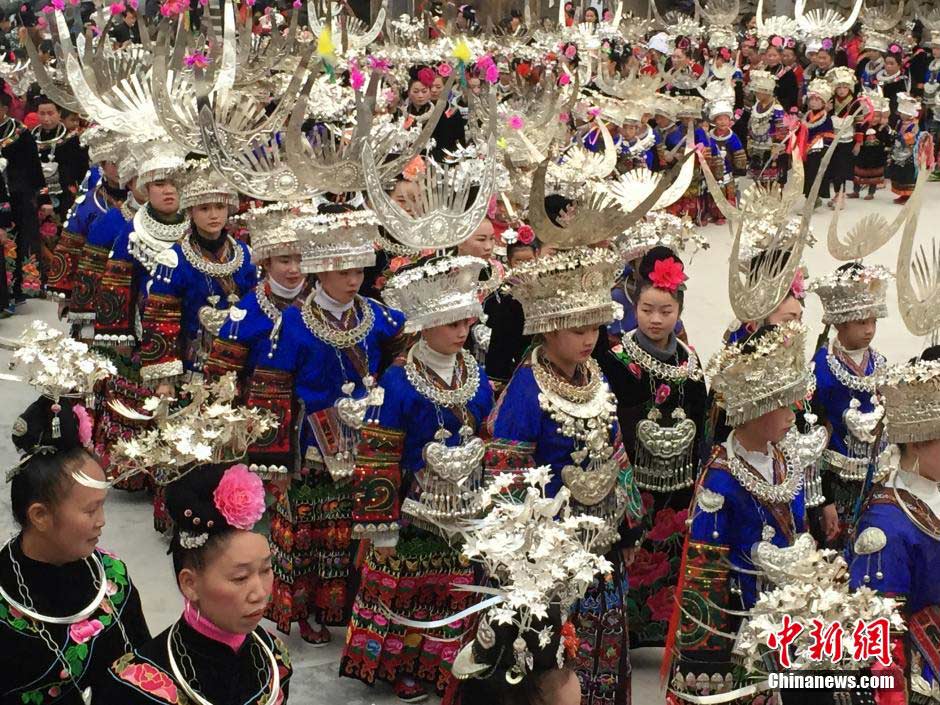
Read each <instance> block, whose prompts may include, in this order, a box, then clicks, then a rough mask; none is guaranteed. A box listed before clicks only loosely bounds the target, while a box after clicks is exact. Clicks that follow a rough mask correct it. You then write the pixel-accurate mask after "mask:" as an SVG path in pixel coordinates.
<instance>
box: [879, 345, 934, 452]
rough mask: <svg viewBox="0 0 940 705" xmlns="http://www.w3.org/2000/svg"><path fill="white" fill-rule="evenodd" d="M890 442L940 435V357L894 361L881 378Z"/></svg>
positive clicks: (927, 439)
mask: <svg viewBox="0 0 940 705" xmlns="http://www.w3.org/2000/svg"><path fill="white" fill-rule="evenodd" d="M878 393H879V394H880V395H881V396H882V397H883V399H884V407H885V434H886V436H887V440H888V442H889V443H917V442H919V441H932V440H935V439H937V438H940V361H936V360H932V361H927V360H918V361H916V362H912V363H907V364H902V365H892V366H891V367H889V368H887V369H886V370H885V371H884V372H883V373H882V374H881V377H880V379H879V380H878Z"/></svg>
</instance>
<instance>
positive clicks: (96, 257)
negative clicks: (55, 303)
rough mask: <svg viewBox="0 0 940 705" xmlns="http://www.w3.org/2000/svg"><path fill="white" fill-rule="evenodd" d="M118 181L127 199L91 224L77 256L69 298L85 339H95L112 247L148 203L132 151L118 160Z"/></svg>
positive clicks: (73, 317) (73, 320)
mask: <svg viewBox="0 0 940 705" xmlns="http://www.w3.org/2000/svg"><path fill="white" fill-rule="evenodd" d="M118 181H119V182H120V183H121V184H123V185H125V186H126V187H127V196H126V198H125V199H124V200H123V202H122V203H121V204H120V205H118V204H115V205H114V206H113V207H112V208H109V209H108V210H107V211H106V212H105V213H102V214H101V217H100V218H96V219H95V220H94V222H93V223H91V224H90V226H89V227H88V233H87V237H86V238H85V240H84V242H83V243H82V247H81V252H80V253H79V255H78V265H77V267H76V271H75V279H74V281H73V282H72V293H71V297H70V298H69V321H70V322H71V323H72V324H73V325H75V326H80V328H81V330H80V337H81V338H82V339H86V338H87V339H89V340H91V339H93V338H94V332H95V325H94V323H95V300H96V298H97V295H98V286H99V284H100V282H101V275H102V274H103V273H104V268H105V265H106V264H107V262H108V255H109V254H110V252H111V248H112V247H113V246H114V243H115V241H116V240H117V239H118V237H119V236H122V235H123V236H125V237H126V236H127V235H128V234H129V233H130V231H131V229H132V228H133V221H134V215H136V213H137V211H138V210H140V208H141V204H146V203H147V189H146V187H144V186H140V187H138V182H137V157H136V156H135V155H134V154H133V153H131V152H127V153H125V154H123V155H122V157H121V160H120V162H119V163H118Z"/></svg>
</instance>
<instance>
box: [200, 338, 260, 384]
mask: <svg viewBox="0 0 940 705" xmlns="http://www.w3.org/2000/svg"><path fill="white" fill-rule="evenodd" d="M248 352H249V350H248V346H247V345H243V344H242V343H237V342H235V341H233V340H227V339H225V338H223V337H221V336H219V337H218V338H215V339H214V340H213V341H212V348H211V349H210V350H209V357H208V358H207V359H206V362H205V365H204V366H203V373H204V374H205V376H206V377H207V378H213V379H216V378H218V377H221V376H222V375H224V374H225V373H226V372H235V373H236V374H237V375H239V376H241V375H242V373H243V372H244V371H245V363H246V362H247V361H248Z"/></svg>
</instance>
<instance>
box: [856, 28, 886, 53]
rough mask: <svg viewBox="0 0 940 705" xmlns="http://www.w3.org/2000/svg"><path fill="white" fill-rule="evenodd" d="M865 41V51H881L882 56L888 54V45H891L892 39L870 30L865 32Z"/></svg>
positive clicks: (863, 48) (863, 46) (863, 47)
mask: <svg viewBox="0 0 940 705" xmlns="http://www.w3.org/2000/svg"><path fill="white" fill-rule="evenodd" d="M864 39H865V41H864V43H863V44H862V50H863V51H868V50H869V49H874V50H875V51H880V52H881V53H882V54H887V53H888V44H890V43H891V37H889V36H888V35H887V34H882V33H881V32H876V31H875V30H870V31H866V32H865V35H864Z"/></svg>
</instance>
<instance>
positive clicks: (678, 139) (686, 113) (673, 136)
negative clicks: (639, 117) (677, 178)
mask: <svg viewBox="0 0 940 705" xmlns="http://www.w3.org/2000/svg"><path fill="white" fill-rule="evenodd" d="M677 100H678V101H679V108H678V110H677V113H676V117H677V118H678V119H679V120H680V123H679V126H678V128H677V129H675V130H673V131H672V132H670V133H669V134H668V135H666V136H665V137H664V140H663V142H664V147H665V153H666V154H670V155H673V156H674V157H676V158H679V157H681V156H682V155H683V154H685V150H686V136H687V135H688V133H689V130H692V134H693V140H694V144H695V146H702V147H704V148H705V150H706V151H707V150H708V149H710V142H709V139H708V134H706V132H705V130H703V129H702V128H701V127H698V126H697V125H698V123H699V122H700V121H701V119H702V105H703V101H702V99H701V98H700V97H698V96H693V95H687V96H679V97H678V98H677ZM704 187H705V182H704V180H703V177H702V167H701V165H700V164H699V162H698V160H696V161H695V162H694V165H693V167H692V181H691V183H690V184H689V187H688V188H687V189H686V190H685V193H683V194H682V196H680V197H679V200H678V201H676V202H675V203H673V204H672V205H670V206H669V207H668V208H667V209H666V211H667V212H669V213H671V214H673V215H676V216H680V217H681V216H689V217H690V218H691V219H692V220H694V221H695V223H696V224H697V225H702V224H703V218H704V217H705V216H706V213H705V211H704V207H703V206H704V199H703V198H702V196H703V193H704Z"/></svg>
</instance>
